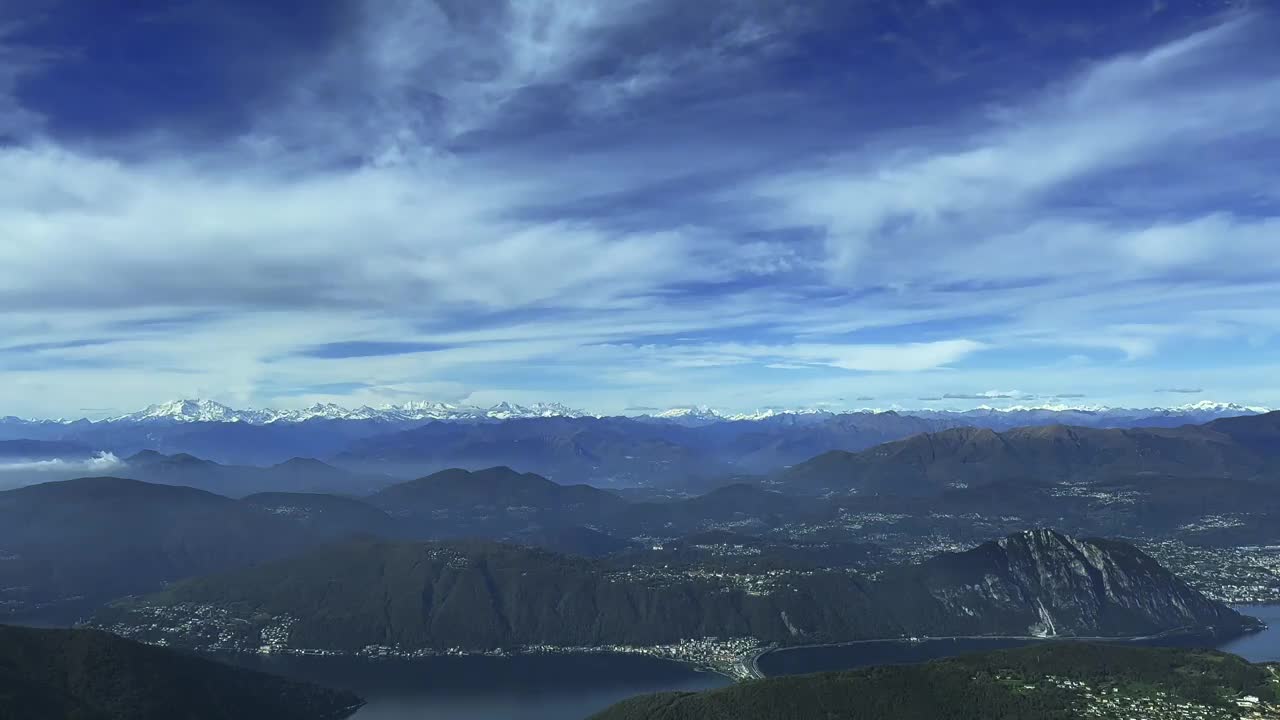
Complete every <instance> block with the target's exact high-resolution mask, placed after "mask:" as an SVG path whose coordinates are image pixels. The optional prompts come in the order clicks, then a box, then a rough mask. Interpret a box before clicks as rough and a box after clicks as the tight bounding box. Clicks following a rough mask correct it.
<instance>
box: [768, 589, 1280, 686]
mask: <svg viewBox="0 0 1280 720" xmlns="http://www.w3.org/2000/svg"><path fill="white" fill-rule="evenodd" d="M1236 609H1237V610H1239V611H1240V612H1242V613H1244V614H1246V615H1252V616H1253V617H1256V618H1258V619H1260V620H1262V621H1263V622H1265V623H1267V626H1268V627H1267V629H1266V630H1264V631H1262V632H1260V633H1254V634H1252V635H1246V636H1244V637H1241V638H1237V639H1235V640H1232V641H1230V642H1227V643H1223V644H1220V645H1218V648H1219V649H1220V650H1224V651H1226V652H1230V653H1235V654H1236V655H1239V656H1241V657H1243V658H1245V659H1246V660H1250V661H1253V662H1268V661H1277V660H1280V605H1241V606H1238V607H1237V608H1236ZM1036 642H1046V641H1043V640H1022V639H1002V638H992V639H981V640H978V639H962V640H924V641H921V642H915V643H912V642H904V641H900V640H880V641H872V642H864V643H851V644H848V645H838V646H829V647H808V648H794V649H789V650H779V651H776V652H771V653H767V654H765V655H763V656H762V657H761V658H760V660H759V667H760V671H761V672H763V673H764V674H765V675H769V676H775V675H800V674H804V673H813V672H826V671H831V670H849V669H852V668H856V667H864V666H867V665H885V664H892V663H913V662H925V661H928V660H936V659H938V658H945V657H954V656H956V655H963V654H967V653H975V652H984V651H988V650H1003V649H1006V648H1014V647H1023V646H1025V645H1030V644H1033V643H1036ZM1143 644H1151V645H1177V646H1183V647H1185V646H1188V645H1190V646H1195V645H1199V644H1202V643H1200V642H1198V641H1196V640H1194V639H1185V638H1183V639H1179V640H1176V641H1170V640H1164V641H1158V642H1153V643H1143Z"/></svg>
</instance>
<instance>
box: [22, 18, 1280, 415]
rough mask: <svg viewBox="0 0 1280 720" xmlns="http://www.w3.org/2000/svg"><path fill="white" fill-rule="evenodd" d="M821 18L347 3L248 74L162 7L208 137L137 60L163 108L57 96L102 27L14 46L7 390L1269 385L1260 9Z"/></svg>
mask: <svg viewBox="0 0 1280 720" xmlns="http://www.w3.org/2000/svg"><path fill="white" fill-rule="evenodd" d="M838 6H839V4H834V5H832V4H823V3H819V4H816V5H807V6H805V7H804V8H802V9H798V10H797V9H790V8H789V7H788V6H787V5H786V4H785V3H744V2H716V3H700V4H694V5H690V4H688V3H674V2H670V1H669V0H646V1H640V0H625V1H624V2H619V3H612V2H595V1H591V2H575V1H571V0H541V1H539V2H530V3H509V2H497V1H496V0H495V1H493V2H477V3H450V2H427V1H425V0H420V1H414V0H394V1H393V2H388V3H374V4H365V5H358V6H347V7H345V8H338V9H334V8H328V7H325V8H320V9H318V10H317V13H316V17H315V18H313V19H312V20H313V22H308V23H305V24H299V25H298V26H296V27H293V26H291V27H290V32H289V33H287V35H288V37H287V38H286V37H284V35H286V33H280V34H281V37H280V38H276V39H274V40H273V39H272V37H271V35H272V33H275V32H279V26H277V25H275V24H273V23H272V22H264V23H262V28H260V29H259V30H258V31H257V32H261V33H265V35H254V37H259V38H263V39H264V42H262V43H261V44H262V48H261V58H260V60H261V63H259V58H258V57H257V56H255V58H254V62H253V63H250V64H249V65H250V66H252V67H254V68H255V71H254V72H256V73H258V74H262V75H264V76H266V75H270V76H271V77H270V78H269V79H264V80H261V81H258V82H251V81H250V80H251V79H246V78H243V77H240V75H242V74H244V73H243V72H241V70H242V69H243V67H244V66H243V64H241V65H237V63H240V62H241V61H239V60H235V59H234V58H222V59H223V60H226V61H227V62H225V63H217V62H215V63H213V64H215V65H217V66H218V67H220V68H225V67H231V66H236V67H239V68H241V70H236V71H235V72H232V71H226V72H223V71H221V70H220V71H219V72H218V74H217V75H216V77H207V76H203V75H201V72H202V71H201V67H202V66H200V65H199V63H196V62H194V60H193V59H192V58H193V57H194V55H196V54H198V52H197V51H199V52H206V51H208V52H210V53H213V54H212V55H210V58H213V59H215V60H216V59H218V55H217V52H218V48H220V47H223V45H222V44H220V43H223V41H228V42H229V40H227V38H229V37H230V35H228V36H227V37H225V38H224V37H222V36H219V35H217V34H216V33H217V32H220V31H219V28H224V29H225V28H226V27H228V26H227V25H226V24H225V23H227V22H232V24H233V25H234V19H232V20H228V19H227V18H226V17H223V16H222V14H221V13H219V14H218V15H217V16H216V17H206V16H205V15H203V14H202V13H205V12H213V10H212V9H211V8H213V7H214V6H208V7H203V6H202V5H198V4H197V5H192V6H190V7H187V8H185V9H183V10H182V11H181V12H177V11H175V13H176V14H175V15H174V17H172V18H170V19H168V20H166V22H189V23H190V25H189V26H186V25H184V26H181V28H183V29H185V30H187V31H190V33H191V37H192V43H193V48H192V49H191V52H192V56H191V57H188V56H186V55H182V54H181V51H182V48H179V49H178V50H176V51H175V52H179V55H178V56H177V57H176V59H177V60H178V62H177V63H176V64H177V66H178V67H179V69H180V70H182V71H183V72H187V73H189V74H191V80H192V85H191V86H190V88H188V89H189V90H191V93H189V95H190V96H192V97H194V96H198V97H196V99H195V100H193V102H195V101H197V100H198V101H199V102H205V103H209V104H212V105H218V106H223V105H225V106H226V107H227V116H226V118H222V119H221V120H219V121H218V122H217V123H213V124H210V123H203V122H198V121H193V120H192V118H191V116H192V112H191V108H190V107H184V106H181V103H180V102H179V100H181V98H184V97H188V95H178V96H174V97H171V95H172V94H168V93H167V94H164V96H163V97H161V96H160V95H157V94H156V93H155V92H154V88H150V89H149V88H148V86H146V85H145V84H141V85H138V84H136V78H135V79H134V80H131V79H130V77H131V76H127V75H125V76H118V77H116V78H115V81H114V82H115V84H114V85H112V87H118V89H119V92H120V93H122V95H121V96H122V97H140V98H141V99H142V100H145V101H146V102H145V103H144V104H145V107H137V108H130V107H126V108H125V110H123V112H125V113H126V114H128V116H127V117H125V118H123V121H122V122H120V123H115V122H114V121H113V122H111V123H108V122H107V118H105V117H104V118H103V120H102V127H98V126H97V125H95V123H94V118H93V117H87V116H86V115H85V113H84V111H83V106H84V105H85V103H83V102H80V103H74V105H76V106H77V107H78V108H79V109H77V107H69V105H71V104H69V103H66V102H65V97H64V98H63V100H64V102H61V103H59V102H56V100H57V98H58V97H59V96H58V94H57V93H49V92H45V93H41V92H39V91H40V90H41V89H49V88H59V87H65V84H61V83H58V82H57V81H58V75H57V72H58V71H59V70H63V71H65V70H66V69H67V68H68V67H74V68H75V69H76V70H77V72H81V73H87V75H85V77H89V78H95V77H96V78H97V79H102V78H101V77H98V76H95V75H94V74H93V73H94V72H95V68H100V70H99V71H100V72H106V69H109V68H111V67H112V66H111V65H110V63H109V62H107V61H108V60H110V58H100V57H98V56H97V55H95V53H101V52H102V51H103V50H102V48H101V47H97V46H94V45H92V44H90V46H86V47H77V46H76V43H74V42H70V41H68V42H66V43H64V44H65V45H66V48H65V49H67V50H69V51H71V54H72V55H77V56H78V57H79V60H77V63H78V64H75V65H73V66H72V65H66V64H65V63H68V62H70V60H68V59H67V58H66V57H63V56H61V55H59V54H56V53H55V54H50V51H49V49H48V48H46V47H38V46H35V45H32V44H31V42H30V41H29V38H24V37H22V36H21V32H20V31H15V30H11V31H9V32H7V33H6V32H5V31H3V30H0V60H5V62H3V63H0V66H4V67H5V69H4V70H0V117H2V118H5V120H0V123H3V122H6V121H7V120H8V119H10V118H16V119H17V121H18V122H17V125H20V126H21V127H17V126H16V125H15V127H14V128H8V129H6V128H5V127H0V136H4V137H3V138H0V174H3V176H5V177H20V178H23V182H21V183H7V184H0V237H3V238H4V239H5V241H4V242H3V243H0V306H3V307H4V308H5V312H4V313H0V337H3V338H5V341H4V347H3V348H0V374H3V380H4V382H3V383H0V408H3V409H4V412H3V413H0V414H7V413H8V412H17V413H26V414H33V415H48V414H53V415H63V414H71V413H74V412H77V409H78V408H82V407H85V406H95V407H97V406H101V407H117V408H123V409H132V408H134V407H137V406H141V405H145V404H147V403H150V402H155V401H161V400H165V399H168V398H169V397H172V396H190V395H201V396H208V397H211V398H212V399H217V400H221V401H224V402H228V403H230V404H237V405H259V406H260V405H272V404H280V405H296V404H303V403H309V402H313V401H339V402H344V403H346V404H361V403H369V404H380V403H381V402H390V401H404V400H407V399H415V398H420V397H431V398H467V397H474V398H484V399H492V400H494V401H497V400H501V399H510V400H513V401H531V400H547V399H551V400H563V401H565V402H568V403H569V404H573V405H578V406H582V407H585V408H587V409H590V410H610V411H617V410H620V409H623V408H627V407H633V406H634V402H635V399H637V398H643V399H644V400H645V403H646V404H648V403H653V404H655V405H657V406H664V405H683V404H689V403H690V402H697V403H703V402H705V403H709V404H712V405H715V406H716V407H725V408H730V409H732V408H737V409H749V408H753V407H758V406H760V404H761V403H763V402H768V403H770V404H772V405H777V406H782V407H795V406H797V405H802V404H803V405H810V406H814V405H815V404H816V403H820V402H825V401H829V399H830V398H831V397H833V393H840V394H842V395H843V396H845V397H854V396H855V395H857V394H859V393H867V394H866V395H865V396H862V397H860V399H859V401H860V402H868V401H870V399H871V398H872V397H873V396H874V397H875V398H880V399H881V401H882V402H883V403H884V404H885V405H886V406H889V405H892V404H901V403H908V402H911V401H912V399H914V398H916V397H919V396H921V395H926V396H928V397H937V398H939V400H942V399H950V400H955V401H957V404H959V403H960V402H962V401H966V400H990V399H1012V398H1011V397H1000V396H999V393H1001V392H1002V391H990V393H997V395H992V394H990V393H981V392H971V391H961V392H955V391H954V389H955V388H957V387H959V388H965V387H968V388H981V387H1009V386H1016V387H1021V388H1023V389H1024V391H1025V393H1026V395H1025V396H1026V397H1051V396H1052V393H1053V391H1054V386H1055V385H1058V386H1059V387H1060V386H1061V384H1065V383H1069V386H1070V387H1072V388H1080V389H1081V390H1082V391H1085V392H1087V393H1088V395H1089V396H1090V397H1094V398H1099V401H1100V402H1108V403H1112V402H1113V401H1120V400H1125V401H1128V402H1131V403H1135V404H1137V403H1140V404H1150V403H1151V402H1153V401H1154V398H1153V395H1154V393H1149V392H1146V391H1134V390H1133V389H1132V388H1134V387H1142V388H1147V387H1152V386H1153V385H1156V384H1164V385H1167V386H1168V387H1179V386H1180V385H1181V384H1182V383H1184V382H1186V379H1185V378H1186V377H1189V376H1193V377H1195V378H1196V382H1197V383H1198V384H1203V385H1204V387H1205V392H1206V393H1212V394H1214V395H1219V394H1224V395H1234V396H1235V397H1233V398H1231V399H1238V400H1241V401H1247V402H1254V403H1261V402H1270V403H1274V404H1280V395H1277V393H1280V389H1276V388H1275V386H1274V384H1270V383H1269V382H1268V381H1266V380H1265V375H1264V374H1263V371H1264V369H1265V367H1264V366H1265V365H1266V362H1265V358H1266V357H1267V356H1268V355H1270V354H1274V351H1275V350H1276V345H1277V338H1280V313H1277V312H1276V311H1274V310H1270V309H1269V308H1270V306H1271V305H1272V304H1274V303H1272V302H1271V300H1272V298H1274V297H1276V294H1277V293H1278V292H1280V259H1277V256H1276V253H1274V251H1273V249H1274V247H1275V243H1276V238H1277V237H1278V236H1280V224H1278V223H1280V192H1277V191H1275V190H1274V189H1273V186H1274V182H1272V180H1273V177H1272V176H1273V175H1274V170H1273V168H1272V167H1271V165H1272V164H1273V163H1270V162H1269V159H1270V158H1272V157H1273V156H1274V148H1275V147H1276V146H1277V145H1276V143H1277V142H1280V130H1277V128H1280V123H1278V122H1277V120H1280V81H1277V80H1276V78H1277V77H1280V74H1277V73H1278V72H1280V53H1276V52H1275V50H1274V49H1273V48H1272V47H1271V43H1269V38H1270V37H1271V35H1270V34H1268V32H1267V30H1269V29H1271V28H1273V27H1274V18H1273V17H1272V16H1271V15H1269V14H1266V13H1264V12H1261V11H1253V12H1250V13H1230V14H1227V15H1203V16H1201V17H1198V18H1196V21H1195V23H1194V24H1192V23H1187V24H1182V25H1177V24H1172V25H1171V24H1161V25H1159V26H1158V27H1157V26H1155V25H1150V24H1148V21H1149V18H1145V17H1144V18H1142V19H1141V21H1140V22H1139V21H1138V20H1133V23H1137V24H1136V25H1135V24H1133V23H1130V20H1132V18H1128V15H1125V16H1124V17H1119V16H1116V17H1109V18H1108V19H1106V20H1104V19H1100V20H1099V23H1098V27H1096V28H1091V29H1090V32H1091V35H1090V37H1091V38H1092V40H1090V41H1089V42H1081V41H1076V40H1072V39H1071V38H1069V37H1065V36H1063V35H1062V34H1061V31H1060V29H1057V28H1048V27H1044V26H1036V25H1035V23H1036V22H1037V20H1036V18H1034V17H1029V16H1027V14H1025V13H1023V12H1022V11H1021V10H1020V9H1019V10H1017V11H1016V12H1014V15H1016V16H1017V17H1018V18H1020V20H1019V22H1022V21H1026V22H1028V23H1031V25H1028V26H1027V28H1030V29H1027V28H1021V27H1019V28H1013V30H1016V32H1013V33H1012V34H1011V35H1010V36H1009V37H1005V36H1003V35H999V34H998V32H997V31H998V30H999V29H1000V28H1004V29H1005V30H1010V29H1011V26H1010V25H1009V24H1008V23H1006V22H1005V21H1004V19H1002V18H1003V15H1002V13H1001V12H992V13H987V12H985V11H983V10H982V9H979V8H967V7H966V8H964V9H963V11H964V12H966V13H970V15H969V16H967V17H968V19H969V20H972V22H971V23H955V22H952V21H953V20H954V19H955V18H954V17H953V15H951V14H950V13H954V12H960V11H961V9H960V8H958V7H949V8H940V9H938V10H936V11H934V12H935V13H936V14H933V15H930V14H922V15H921V16H920V17H918V18H917V20H918V22H916V23H914V24H913V25H912V26H911V27H909V28H903V27H901V24H900V23H897V24H892V30H893V32H894V33H895V35H896V36H897V39H896V40H895V41H893V42H885V41H883V40H882V38H883V37H884V35H885V31H886V27H887V26H886V25H885V24H884V22H883V21H884V20H885V17H886V13H888V14H889V15H892V14H893V13H891V12H889V11H881V10H878V9H877V8H874V7H871V6H867V7H863V6H858V7H856V8H855V7H849V8H840V7H838ZM335 8H337V6H335ZM895 12H896V10H895ZM1011 12H1012V11H1011ZM191 13H193V14H194V15H191V16H190V17H188V15H187V14H191ZM1140 14H1142V15H1144V16H1145V13H1140ZM1162 15H1168V13H1163V14H1162ZM48 17H49V18H50V22H51V23H53V24H52V25H50V26H48V27H44V28H43V29H42V33H43V35H44V36H45V37H55V38H56V37H60V36H59V34H58V30H59V26H58V25H57V22H58V21H59V18H60V17H61V16H60V15H59V14H50V15H49V16H48ZM271 17H274V16H271ZM175 18H176V19H175ZM183 18H187V19H186V20H183ZM1111 20H1115V21H1116V22H1111ZM214 21H217V22H214ZM1010 22H1012V21H1010ZM1160 22H1165V21H1163V20H1162V21H1160ZM1170 22H1172V21H1171V20H1170ZM895 23H896V19H895ZM931 23H932V24H931ZM1126 23H1128V24H1126ZM1012 24H1013V25H1018V24H1019V23H1018V22H1014V23H1012ZM1192 25H1194V28H1192ZM0 26H4V23H3V18H0ZM135 26H136V27H135ZM952 26H955V27H954V28H953V27H952ZM4 27H7V26H4ZM164 27H166V28H168V27H170V26H169V25H165V26H164ZM970 27H982V28H985V29H984V30H983V31H982V32H983V33H988V34H989V36H985V35H984V36H983V37H981V38H979V37H975V36H970V35H966V34H965V33H968V32H970V31H969V30H967V29H964V28H970ZM1037 27H1038V29H1039V30H1040V31H1043V32H1046V33H1050V35H1051V36H1052V37H1053V38H1054V40H1053V42H1054V43H1057V44H1055V45H1054V47H1055V48H1056V49H1055V50H1054V51H1052V52H1048V51H1046V50H1045V49H1044V46H1043V44H1039V45H1037V44H1035V43H1031V42H1030V41H1029V40H1027V38H1026V37H1023V35H1024V34H1026V35H1028V36H1029V35H1034V34H1035V33H1034V32H1032V30H1033V29H1036V28H1037ZM130 28H131V30H130V32H133V31H136V30H138V28H143V30H142V32H145V27H144V26H143V25H141V24H138V23H135V24H134V25H131V26H130ZM263 28H265V29H263ZM272 28H274V30H273V29H272ZM1024 30H1026V32H1025V33H1024ZM72 36H73V37H75V36H74V33H72ZM1153 38H1159V39H1153ZM977 40H982V41H983V42H982V43H976V42H970V41H977ZM1005 41H1007V42H1005ZM1037 42H1038V41H1037ZM979 46H981V47H988V46H989V47H990V48H991V49H990V50H984V51H982V52H983V53H991V55H990V56H986V55H983V58H985V59H982V58H980V59H977V60H975V56H973V55H972V54H971V52H970V51H971V49H972V48H973V47H979ZM231 47H239V46H238V45H235V44H234V43H233V44H232V45H231ZM866 48H875V51H874V52H872V51H867V50H866ZM912 48H914V50H913V49H912ZM1105 48H1120V49H1119V50H1117V51H1115V52H1112V53H1111V54H1110V55H1109V56H1108V55H1105V54H1104V53H1105V52H1106V50H1105ZM19 51H20V53H19ZM979 54H980V55H981V54H982V53H979ZM239 55H240V56H241V57H243V53H240V54H239ZM1017 58H1025V59H1029V60H1031V61H1029V62H1014V60H1016V59H1017ZM259 65H260V66H261V67H263V68H271V69H272V72H271V73H262V72H261V71H260V70H259V69H256V68H258V67H259ZM1014 67H1016V68H1018V71H1017V72H1011V71H1010V70H1009V68H1014ZM232 69H233V70H234V68H232ZM939 69H942V70H946V72H938V70H939ZM277 71H278V72H277ZM237 73H239V74H237ZM117 75H118V74H117ZM884 78H893V80H892V81H885V80H884ZM129 82H135V85H131V86H128V87H125V85H126V84H128V83H129ZM886 82H890V84H889V85H886V84H885V83H886ZM20 90H21V92H20ZM50 98H53V100H50ZM36 99H41V102H39V103H37V102H36ZM94 107H97V105H96V104H95V105H94ZM868 107H875V108H876V112H868V111H867V108H868ZM102 114H103V115H105V114H106V113H102ZM195 114H196V115H199V114H200V113H195ZM220 117H221V116H220ZM224 120H225V121H224ZM213 125H216V127H214V126H213ZM72 126H74V128H75V132H70V131H69V130H68V129H67V128H69V127H72ZM10 136H12V137H10ZM1171 349H1176V350H1177V353H1178V355H1177V357H1176V358H1174V357H1173V356H1172V355H1171V353H1170V350H1171ZM1220 366H1221V367H1224V368H1227V369H1228V370H1234V372H1230V371H1228V372H1223V373H1222V374H1217V375H1215V374H1214V373H1212V372H1207V371H1209V370H1213V369H1215V368H1218V367H1220ZM1189 373H1194V375H1189ZM1064 378H1065V379H1064ZM1062 397H1063V398H1066V397H1068V396H1065V395H1064V396H1062Z"/></svg>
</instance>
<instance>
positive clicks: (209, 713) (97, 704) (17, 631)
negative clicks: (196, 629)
mask: <svg viewBox="0 0 1280 720" xmlns="http://www.w3.org/2000/svg"><path fill="white" fill-rule="evenodd" d="M360 705H361V701H360V699H359V698H358V697H356V696H354V695H352V694H350V693H345V692H337V691H332V690H325V689H322V688H319V687H314V686H311V685H307V684H303V683H298V682H293V681H289V680H284V679H281V678H276V677H273V676H271V675H266V674H263V673H259V672H254V671H251V670H245V669H243V668H237V667H232V666H229V665H223V664H221V663H217V662H213V661H210V660H205V659H202V658H198V657H195V656H192V655H187V654H185V653H182V652H178V651H174V650H168V649H164V648H158V647H151V646H148V645H142V644H139V643H135V642H132V641H129V640H125V639H123V638H119V637H115V636H113V635H109V634H107V633H104V632H99V631H97V630H35V629H30V628H19V627H11V626H5V625H0V720H36V719H39V720H57V719H58V718H67V719H68V720H71V719H74V720H175V719H177V718H181V719H182V720H340V719H341V718H346V717H349V716H350V715H351V714H353V713H354V712H355V711H356V709H358V708H359V707H360Z"/></svg>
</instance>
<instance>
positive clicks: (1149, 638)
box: [750, 621, 1269, 679]
mask: <svg viewBox="0 0 1280 720" xmlns="http://www.w3.org/2000/svg"><path fill="white" fill-rule="evenodd" d="M1259 623H1260V626H1257V627H1250V628H1248V629H1244V630H1242V631H1241V632H1238V633H1234V634H1230V635H1224V634H1220V633H1215V632H1211V631H1208V632H1207V631H1205V630H1204V629H1198V630H1197V629H1193V628H1175V629H1172V630H1165V631H1163V632H1159V633H1155V634H1152V635H1100V636H1083V635H1072V636H1050V637H1045V636H1041V635H946V636H924V635H922V636H916V637H897V638H878V639H876V638H871V639H862V640H846V641H843V642H831V643H811V644H806V645H784V646H776V647H767V648H763V649H762V650H761V651H760V652H759V653H756V654H755V655H754V656H753V657H752V658H751V660H750V664H751V669H752V670H754V672H755V673H756V676H755V677H754V678H752V679H764V678H767V677H769V676H768V675H766V674H764V673H763V672H762V671H761V670H760V667H759V661H760V658H762V657H764V656H765V655H769V654H773V653H783V652H787V651H791V650H812V649H816V648H841V647H853V646H856V645H868V644H872V643H896V644H907V645H917V644H925V643H932V642H945V641H963V640H993V641H998V640H1016V641H1022V642H1027V643H1034V642H1084V643H1089V642H1098V643H1143V642H1153V641H1159V640H1167V639H1171V638H1179V637H1183V638H1194V637H1203V638H1206V639H1212V640H1213V641H1214V642H1215V643H1219V644H1220V643H1225V642H1230V641H1233V640H1237V639H1239V638H1242V637H1247V636H1250V635H1256V634H1258V633H1262V632H1266V631H1267V630H1268V629H1269V626H1268V625H1267V624H1266V623H1265V622H1261V621H1259Z"/></svg>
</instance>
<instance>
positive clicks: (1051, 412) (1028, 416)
mask: <svg viewBox="0 0 1280 720" xmlns="http://www.w3.org/2000/svg"><path fill="white" fill-rule="evenodd" d="M1265 412H1269V409H1268V408H1265V407H1257V406H1250V405H1240V404H1237V403H1225V402H1215V401H1210V400H1203V401H1200V402H1195V403H1189V404H1186V405H1178V406H1174V407H1163V408H1119V407H1108V406H1105V405H1066V404H1047V405H1011V406H1005V407H995V406H990V405H980V406H978V407H976V408H972V409H968V410H933V409H916V410H910V409H898V408H894V409H865V410H846V411H839V412H835V411H831V410H829V409H818V408H797V409H787V410H779V409H773V408H771V409H764V410H756V411H755V412H746V413H730V412H725V411H721V410H716V409H715V408H711V407H708V406H706V405H687V406H680V407H674V408H671V409H669V410H664V411H662V412H658V413H654V414H652V415H645V416H642V418H643V419H648V420H652V421H663V422H673V423H677V424H680V425H686V426H698V425H707V424H711V423H716V422H725V421H736V422H769V423H777V422H786V423H789V424H794V423H803V424H810V423H813V422H821V421H823V420H825V419H830V418H837V417H843V418H852V417H861V418H865V419H866V420H867V421H868V422H871V421H873V420H872V418H874V417H875V416H876V415H883V414H886V413H892V414H895V415H900V416H910V417H917V418H923V419H928V420H941V421H946V422H948V423H950V424H954V425H975V426H979V427H989V428H992V429H996V430H1000V429H1008V428H1012V427H1018V426H1021V425H1058V424H1061V425H1081V426H1086V427H1137V426H1140V425H1166V426H1172V425H1184V424H1199V423H1205V422H1209V421H1211V420H1217V419H1219V418H1225V417H1236V416H1239V415H1257V414H1260V413H1265Z"/></svg>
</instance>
